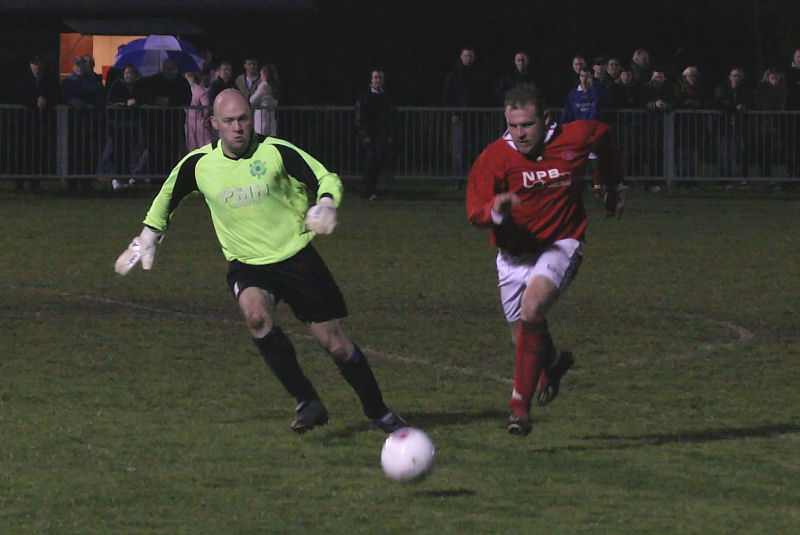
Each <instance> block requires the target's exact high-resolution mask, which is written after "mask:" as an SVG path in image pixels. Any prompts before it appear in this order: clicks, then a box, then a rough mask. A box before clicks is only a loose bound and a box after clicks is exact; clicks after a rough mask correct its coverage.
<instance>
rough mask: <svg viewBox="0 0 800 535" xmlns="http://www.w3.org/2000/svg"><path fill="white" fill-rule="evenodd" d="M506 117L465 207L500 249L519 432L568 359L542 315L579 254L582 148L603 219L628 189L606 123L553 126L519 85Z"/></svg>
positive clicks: (513, 422)
mask: <svg viewBox="0 0 800 535" xmlns="http://www.w3.org/2000/svg"><path fill="white" fill-rule="evenodd" d="M584 72H586V73H587V74H588V75H589V77H591V73H590V72H588V71H584ZM581 76H583V72H581ZM505 118H506V125H507V129H506V132H505V134H504V135H503V136H502V137H500V138H499V139H497V140H495V141H494V142H493V143H491V144H490V145H489V146H488V147H487V148H486V150H484V151H483V152H482V153H481V155H480V156H479V157H478V159H477V160H476V161H475V164H474V165H473V166H472V170H471V171H470V173H469V182H468V185H467V199H466V209H467V216H468V217H469V220H470V222H471V223H472V224H473V225H474V226H476V227H479V228H485V229H490V230H491V242H492V246H493V247H496V248H497V249H498V251H497V259H496V266H497V275H498V286H499V288H500V299H501V302H502V305H503V311H504V313H505V319H506V321H507V322H508V326H509V332H510V334H511V341H512V343H513V344H514V346H515V352H516V353H515V361H516V362H515V368H514V381H513V390H512V392H511V396H510V397H511V399H510V402H509V410H510V414H509V416H508V419H507V421H506V429H507V430H508V432H509V433H511V434H513V435H520V436H525V435H527V434H528V433H530V431H531V428H532V423H531V414H530V411H531V406H532V405H533V402H534V400H535V401H536V403H537V404H538V405H540V406H545V405H548V404H549V403H550V402H552V401H553V399H554V398H555V397H556V395H557V394H558V392H559V389H560V382H561V378H562V376H563V375H564V374H565V373H566V372H567V370H568V369H569V368H570V366H571V365H572V363H573V362H574V357H573V356H572V354H571V353H570V352H568V351H562V352H561V353H557V352H556V349H555V346H554V344H553V339H552V336H551V334H550V330H549V326H548V322H547V315H548V313H549V311H550V309H551V308H552V306H553V305H554V304H555V303H556V302H557V301H558V299H559V298H560V297H561V296H562V295H563V293H564V292H565V291H566V289H567V288H568V287H569V285H570V283H571V282H572V280H573V278H574V276H575V275H576V273H577V272H578V269H579V267H580V265H581V260H582V258H583V242H584V240H585V233H586V225H587V220H586V212H585V209H584V206H583V201H582V200H581V196H582V190H583V184H582V182H581V180H580V179H579V178H578V173H577V171H578V169H580V168H581V167H583V166H584V165H585V162H586V158H587V156H588V154H592V153H594V154H597V156H598V161H599V162H600V165H599V172H598V175H597V182H596V185H597V187H598V188H601V189H602V191H604V192H605V208H606V215H607V216H609V217H613V216H617V217H618V216H620V215H621V214H622V210H623V208H624V199H623V193H622V190H623V189H624V186H623V184H622V171H621V169H620V165H619V155H618V153H617V149H616V145H615V143H614V136H613V134H612V132H611V128H610V127H609V126H608V125H606V124H603V123H598V122H595V121H575V122H572V123H569V124H563V125H559V126H558V127H556V125H555V124H553V123H552V122H551V119H550V115H549V113H548V112H547V108H546V105H545V103H544V102H543V100H542V99H541V97H540V95H539V94H538V93H537V92H536V91H535V90H534V89H532V88H528V87H527V86H524V85H523V86H517V87H515V88H514V89H512V90H511V91H509V93H508V97H507V99H506V103H505ZM566 154H569V155H571V156H569V157H565V155H566Z"/></svg>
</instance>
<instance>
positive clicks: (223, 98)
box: [214, 88, 249, 115]
mask: <svg viewBox="0 0 800 535" xmlns="http://www.w3.org/2000/svg"><path fill="white" fill-rule="evenodd" d="M242 104H244V105H245V106H249V103H248V101H247V99H246V98H245V96H244V95H243V94H242V92H241V91H239V90H238V89H230V88H229V89H223V90H222V91H220V92H219V94H218V95H217V96H216V98H215V99H214V115H219V113H220V111H219V110H220V109H221V108H223V107H227V106H232V105H242Z"/></svg>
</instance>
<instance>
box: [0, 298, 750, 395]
mask: <svg viewBox="0 0 800 535" xmlns="http://www.w3.org/2000/svg"><path fill="white" fill-rule="evenodd" d="M0 286H6V287H9V288H14V289H22V288H21V287H19V286H17V285H12V284H3V283H0ZM25 290H34V291H37V292H40V293H44V294H50V295H56V296H59V297H63V298H66V299H74V300H81V301H94V302H97V303H107V304H113V305H119V306H122V307H126V308H134V309H138V310H144V311H148V312H155V313H158V314H162V315H165V316H176V317H189V318H198V319H218V320H220V321H222V322H223V323H230V322H231V320H230V319H229V318H218V317H216V316H213V317H212V316H210V315H208V314H195V313H192V312H183V311H180V310H165V309H162V308H158V307H153V306H149V305H140V304H137V303H130V302H126V301H120V300H118V299H112V298H109V297H97V296H91V295H79V294H71V293H68V292H61V291H57V290H48V289H45V288H35V287H26V288H25ZM687 317H695V318H697V319H700V320H701V321H705V322H707V323H711V324H715V325H718V326H722V327H725V328H726V329H729V330H730V331H732V332H733V333H734V334H735V335H736V339H735V340H733V341H730V342H722V343H717V344H703V345H702V346H700V347H699V348H698V349H697V350H695V351H691V352H689V353H683V354H680V355H665V356H662V357H644V358H641V359H632V360H627V361H623V362H618V363H617V364H616V365H617V366H619V367H636V366H644V365H647V364H650V363H653V362H656V361H665V360H670V361H674V360H687V359H690V358H695V357H697V356H698V355H699V354H701V353H710V352H713V351H718V350H720V349H732V348H734V347H736V346H738V345H740V344H742V343H744V342H747V341H749V340H752V339H753V338H755V335H754V334H753V333H752V332H751V331H749V330H747V329H745V328H744V327H740V326H738V325H736V324H734V323H731V322H729V321H724V320H715V319H712V318H707V317H703V316H697V315H687ZM288 333H289V334H291V335H292V336H296V337H298V338H303V339H306V340H310V339H312V336H311V335H308V334H304V333H297V332H293V331H291V330H290V331H288ZM362 350H363V351H364V352H365V353H366V354H367V355H372V356H375V357H378V358H383V359H386V360H394V361H397V362H404V363H408V364H420V365H422V366H427V367H430V368H438V369H440V370H443V371H448V372H453V373H457V374H460V375H468V376H474V377H483V378H485V379H490V380H492V381H497V382H500V383H503V384H513V380H512V379H509V378H506V377H500V376H497V375H491V374H486V373H481V372H479V371H477V370H473V369H472V368H467V367H464V366H453V365H446V364H437V363H435V362H433V361H430V360H427V359H419V358H413V357H406V356H404V355H398V354H394V353H386V352H384V351H379V350H376V349H372V348H370V347H367V346H363V347H362ZM571 373H572V374H573V375H575V374H580V373H581V370H572V371H571Z"/></svg>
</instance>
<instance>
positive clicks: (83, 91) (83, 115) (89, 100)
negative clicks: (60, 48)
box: [61, 56, 105, 191]
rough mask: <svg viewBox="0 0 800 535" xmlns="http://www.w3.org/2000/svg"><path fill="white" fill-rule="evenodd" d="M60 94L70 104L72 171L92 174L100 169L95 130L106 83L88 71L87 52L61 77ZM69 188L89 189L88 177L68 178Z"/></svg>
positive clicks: (102, 104)
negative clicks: (83, 178)
mask: <svg viewBox="0 0 800 535" xmlns="http://www.w3.org/2000/svg"><path fill="white" fill-rule="evenodd" d="M61 98H62V100H63V101H64V103H65V104H67V105H69V106H70V107H71V108H72V109H71V110H70V120H69V140H68V149H69V174H70V175H89V174H95V173H96V172H97V161H96V160H97V152H98V150H97V147H94V144H95V143H96V141H97V137H98V136H97V135H96V130H97V128H98V119H99V116H100V111H101V110H102V109H103V107H104V106H105V91H104V90H103V84H102V82H101V81H100V79H98V78H97V77H96V76H93V75H91V74H90V73H89V64H88V62H87V61H86V58H85V57H84V56H78V57H76V58H75V59H73V60H72V73H71V74H70V75H69V76H67V77H66V78H64V79H63V80H62V81H61ZM67 186H68V188H69V189H70V190H77V189H78V188H79V187H80V189H81V191H89V189H90V188H91V183H90V182H89V181H88V180H81V179H79V178H71V179H68V181H67Z"/></svg>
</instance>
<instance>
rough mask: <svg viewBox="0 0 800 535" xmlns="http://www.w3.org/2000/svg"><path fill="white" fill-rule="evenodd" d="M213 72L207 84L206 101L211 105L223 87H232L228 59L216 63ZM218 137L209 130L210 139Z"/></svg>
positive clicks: (214, 131) (231, 69)
mask: <svg viewBox="0 0 800 535" xmlns="http://www.w3.org/2000/svg"><path fill="white" fill-rule="evenodd" d="M214 72H215V77H214V81H213V82H211V85H210V86H208V102H209V103H210V104H211V106H212V107H213V106H214V99H216V98H217V95H218V94H220V93H221V92H222V91H224V90H225V89H234V88H235V85H234V80H233V66H232V64H231V62H230V61H228V60H227V59H223V60H221V61H220V62H219V64H218V65H217V68H216V70H215V71H214ZM217 139H219V137H218V134H217V131H216V130H212V131H211V140H212V141H216V140H217Z"/></svg>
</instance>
